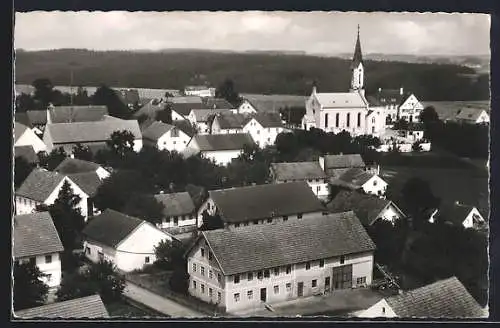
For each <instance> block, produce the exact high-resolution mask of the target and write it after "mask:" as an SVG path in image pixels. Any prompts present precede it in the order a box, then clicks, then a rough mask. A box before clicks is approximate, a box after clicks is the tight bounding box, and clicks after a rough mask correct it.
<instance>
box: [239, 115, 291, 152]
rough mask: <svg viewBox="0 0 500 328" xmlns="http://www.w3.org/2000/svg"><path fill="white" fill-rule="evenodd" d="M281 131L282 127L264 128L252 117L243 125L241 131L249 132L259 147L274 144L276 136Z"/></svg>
mask: <svg viewBox="0 0 500 328" xmlns="http://www.w3.org/2000/svg"><path fill="white" fill-rule="evenodd" d="M283 131H284V129H283V128H282V127H272V128H264V127H262V125H260V123H259V122H257V121H256V120H255V119H252V120H251V121H250V122H248V123H247V124H246V125H245V126H244V127H243V132H245V133H249V134H250V135H251V136H252V138H253V140H254V141H255V143H256V144H257V145H258V146H259V147H260V148H265V147H266V146H269V145H274V142H275V141H276V137H277V136H278V134H280V133H281V132H283Z"/></svg>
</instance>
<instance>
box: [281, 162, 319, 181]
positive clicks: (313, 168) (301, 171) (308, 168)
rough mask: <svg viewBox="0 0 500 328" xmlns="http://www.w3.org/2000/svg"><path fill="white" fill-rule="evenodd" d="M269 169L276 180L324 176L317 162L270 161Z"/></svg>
mask: <svg viewBox="0 0 500 328" xmlns="http://www.w3.org/2000/svg"><path fill="white" fill-rule="evenodd" d="M271 170H272V172H273V174H274V176H275V179H277V180H308V179H324V178H326V174H325V172H324V171H323V170H322V169H321V166H319V164H318V163H317V162H297V163H271Z"/></svg>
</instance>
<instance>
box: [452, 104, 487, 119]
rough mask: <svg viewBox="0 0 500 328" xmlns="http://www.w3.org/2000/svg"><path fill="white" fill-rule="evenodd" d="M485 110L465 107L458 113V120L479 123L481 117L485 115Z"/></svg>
mask: <svg viewBox="0 0 500 328" xmlns="http://www.w3.org/2000/svg"><path fill="white" fill-rule="evenodd" d="M483 111H484V109H479V108H472V107H465V108H462V109H461V110H460V112H458V114H457V116H456V119H457V120H465V121H473V122H475V121H477V119H478V118H479V116H481V114H482V113H483Z"/></svg>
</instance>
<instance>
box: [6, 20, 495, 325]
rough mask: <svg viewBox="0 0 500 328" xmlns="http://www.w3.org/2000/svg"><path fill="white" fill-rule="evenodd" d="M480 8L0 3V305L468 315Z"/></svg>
mask: <svg viewBox="0 0 500 328" xmlns="http://www.w3.org/2000/svg"><path fill="white" fill-rule="evenodd" d="M490 24H491V19H490V15H488V14H480V13H431V12H426V13H418V12H340V11H310V12H300V11H163V12H161V11H158V12H154V11H151V12H146V11H144V12H133V11H130V12H129V11H107V12H104V11H31V12H16V13H14V26H13V52H14V54H13V56H14V57H13V80H14V81H13V84H14V85H13V89H14V98H15V99H13V103H12V109H11V111H12V117H13V122H12V138H13V145H12V148H11V154H12V163H13V167H12V171H13V180H12V181H13V186H12V195H11V202H12V208H13V213H12V222H11V227H12V232H11V235H12V253H11V256H12V269H11V272H12V283H11V286H12V305H11V319H15V320H19V321H22V320H30V321H33V320H34V321H38V320H43V319H45V320H58V319H64V320H80V321H81V320H89V319H105V320H111V321H112V320H117V319H119V320H129V319H130V320H132V319H142V320H147V319H155V320H162V321H163V320H165V321H168V320H172V319H196V320H219V319H227V318H229V319H231V320H270V319H277V318H282V319H286V320H288V319H294V320H295V319H312V318H318V317H321V318H323V319H325V320H330V319H331V320H335V319H342V320H346V319H348V320H363V321H370V320H377V319H378V320H380V318H382V319H384V320H391V321H393V320H401V319H419V320H429V321H432V320H436V319H442V320H449V321H455V320H459V319H477V320H481V319H482V320H484V319H485V318H487V317H488V316H489V313H490V311H491V308H490V307H489V306H488V297H489V295H490V293H489V281H490V279H489V274H488V273H489V265H490V262H489V251H488V250H489V230H490V227H489V222H490V190H489V172H490V120H493V119H492V117H491V105H490V104H491V92H490V59H491V55H490V53H491V52H490ZM490 251H491V249H490Z"/></svg>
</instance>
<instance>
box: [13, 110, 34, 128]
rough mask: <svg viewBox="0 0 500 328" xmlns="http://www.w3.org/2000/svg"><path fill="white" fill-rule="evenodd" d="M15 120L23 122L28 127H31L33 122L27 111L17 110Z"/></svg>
mask: <svg viewBox="0 0 500 328" xmlns="http://www.w3.org/2000/svg"><path fill="white" fill-rule="evenodd" d="M14 119H15V122H19V123H22V124H24V125H26V126H28V127H31V122H30V119H29V117H28V113H26V112H16V113H15V114H14Z"/></svg>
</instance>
